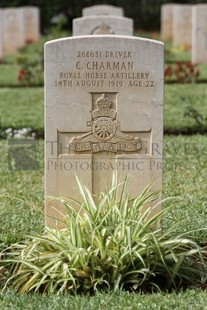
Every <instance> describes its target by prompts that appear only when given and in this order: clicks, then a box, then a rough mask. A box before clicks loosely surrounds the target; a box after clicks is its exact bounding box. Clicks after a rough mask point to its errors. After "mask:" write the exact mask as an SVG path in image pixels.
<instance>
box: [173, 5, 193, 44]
mask: <svg viewBox="0 0 207 310" xmlns="http://www.w3.org/2000/svg"><path fill="white" fill-rule="evenodd" d="M173 45H174V46H184V47H186V48H191V45H192V5H188V4H180V5H177V4H176V5H174V6H173Z"/></svg>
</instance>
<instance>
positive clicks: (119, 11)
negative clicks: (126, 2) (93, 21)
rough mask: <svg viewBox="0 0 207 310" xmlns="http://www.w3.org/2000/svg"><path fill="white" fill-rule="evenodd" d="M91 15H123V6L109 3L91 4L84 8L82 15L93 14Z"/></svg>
mask: <svg viewBox="0 0 207 310" xmlns="http://www.w3.org/2000/svg"><path fill="white" fill-rule="evenodd" d="M91 15H115V16H123V15H124V11H123V8H121V7H117V6H113V5H107V4H97V5H93V6H89V7H86V8H83V9H82V16H91Z"/></svg>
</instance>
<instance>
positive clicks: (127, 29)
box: [73, 15, 133, 36]
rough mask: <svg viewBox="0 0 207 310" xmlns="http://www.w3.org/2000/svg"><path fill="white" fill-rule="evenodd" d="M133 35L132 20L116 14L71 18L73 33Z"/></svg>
mask: <svg viewBox="0 0 207 310" xmlns="http://www.w3.org/2000/svg"><path fill="white" fill-rule="evenodd" d="M96 34H117V35H129V36H131V35H133V20H132V19H131V18H126V17H117V16H101V15H100V16H88V17H80V18H75V19H73V35H74V36H78V35H96Z"/></svg>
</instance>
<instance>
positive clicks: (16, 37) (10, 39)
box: [3, 8, 24, 54]
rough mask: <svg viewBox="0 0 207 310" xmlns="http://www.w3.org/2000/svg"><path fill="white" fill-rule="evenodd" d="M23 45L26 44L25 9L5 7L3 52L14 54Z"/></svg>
mask: <svg viewBox="0 0 207 310" xmlns="http://www.w3.org/2000/svg"><path fill="white" fill-rule="evenodd" d="M22 46H24V16H23V10H22V9H21V8H10V9H3V53H4V54H14V53H16V52H17V50H18V48H20V47H22Z"/></svg>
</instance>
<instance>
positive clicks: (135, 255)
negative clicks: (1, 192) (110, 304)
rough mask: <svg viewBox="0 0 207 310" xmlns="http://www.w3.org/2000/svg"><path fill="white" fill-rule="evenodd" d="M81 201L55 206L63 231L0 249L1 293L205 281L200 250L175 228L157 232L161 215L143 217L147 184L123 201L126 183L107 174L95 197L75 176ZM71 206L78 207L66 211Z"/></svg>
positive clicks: (148, 287)
mask: <svg viewBox="0 0 207 310" xmlns="http://www.w3.org/2000/svg"><path fill="white" fill-rule="evenodd" d="M77 183H78V187H79V191H80V194H81V197H82V201H81V202H77V201H71V200H69V199H66V198H59V200H60V201H61V202H62V203H63V204H64V205H65V207H66V208H67V212H68V216H67V219H66V222H65V223H66V228H64V229H62V230H57V229H53V228H49V227H47V228H46V230H45V233H44V234H43V235H37V236H29V237H28V238H27V239H26V240H24V241H22V242H19V243H17V244H13V245H11V246H10V247H9V248H7V249H6V250H4V251H2V253H1V257H0V259H1V260H0V274H1V281H0V284H1V286H2V289H3V291H4V290H6V289H7V288H8V287H12V288H13V289H14V290H15V291H17V292H21V293H24V292H30V291H35V292H40V293H62V292H69V293H71V294H77V293H81V294H86V293H90V294H93V293H95V292H97V291H103V290H106V291H108V290H110V291H113V292H120V291H123V290H129V291H138V290H140V291H144V292H151V291H153V290H159V289H160V290H172V289H179V288H185V287H188V286H192V285H197V284H198V283H200V282H201V281H202V279H204V278H205V279H206V277H205V275H206V271H207V267H206V261H205V257H206V253H207V252H206V250H205V249H204V248H201V247H200V246H199V245H198V244H197V243H196V242H195V241H193V240H192V239H191V238H189V237H188V235H189V234H190V232H184V233H177V232H176V231H177V226H179V225H181V223H175V224H174V225H173V226H171V227H167V228H166V229H165V230H164V231H163V230H162V226H161V220H162V219H163V217H164V216H165V215H166V214H167V212H168V209H163V210H162V211H160V212H157V213H156V214H155V215H153V216H152V215H151V216H150V212H151V211H152V208H146V205H147V204H148V203H152V201H154V202H155V206H154V207H153V208H156V207H157V204H156V199H157V198H158V196H159V194H158V193H157V192H153V191H152V190H151V185H149V186H147V187H146V188H145V189H144V190H143V192H142V193H140V194H139V195H137V196H136V197H135V198H131V197H130V193H129V188H128V185H127V178H126V180H125V181H124V182H123V183H121V184H119V183H118V182H117V180H116V178H115V177H114V176H113V179H112V185H111V188H110V189H108V190H107V191H106V192H105V193H101V194H100V196H99V197H98V201H97V202H96V200H97V199H95V198H94V197H93V195H92V194H91V193H90V192H89V190H88V189H87V188H86V187H85V186H84V184H82V183H81V181H80V180H79V179H78V178H77ZM74 203H75V204H76V205H77V206H78V207H79V208H78V210H77V208H74Z"/></svg>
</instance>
